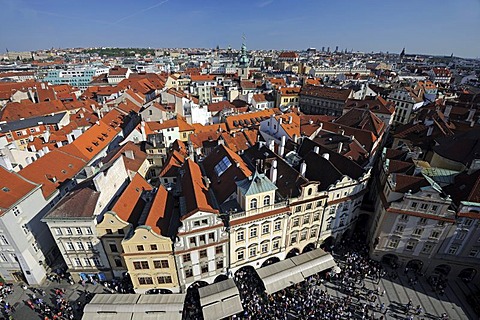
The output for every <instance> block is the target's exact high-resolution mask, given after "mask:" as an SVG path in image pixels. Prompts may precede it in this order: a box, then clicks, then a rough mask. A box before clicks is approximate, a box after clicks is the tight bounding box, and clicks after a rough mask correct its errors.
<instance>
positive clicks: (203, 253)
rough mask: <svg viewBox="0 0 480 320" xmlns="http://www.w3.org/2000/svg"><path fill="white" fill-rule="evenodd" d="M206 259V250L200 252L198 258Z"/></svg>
mask: <svg viewBox="0 0 480 320" xmlns="http://www.w3.org/2000/svg"><path fill="white" fill-rule="evenodd" d="M206 257H207V250H206V249H204V250H200V258H206Z"/></svg>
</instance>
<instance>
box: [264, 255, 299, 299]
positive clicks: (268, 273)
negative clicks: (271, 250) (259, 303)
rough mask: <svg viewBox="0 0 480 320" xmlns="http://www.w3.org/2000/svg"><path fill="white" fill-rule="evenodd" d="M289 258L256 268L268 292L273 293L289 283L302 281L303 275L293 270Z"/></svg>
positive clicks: (293, 266)
mask: <svg viewBox="0 0 480 320" xmlns="http://www.w3.org/2000/svg"><path fill="white" fill-rule="evenodd" d="M295 267H296V266H295V264H294V263H293V261H292V260H291V259H287V260H284V261H280V262H277V263H274V264H271V265H268V266H266V267H263V268H260V269H258V270H257V273H258V276H259V277H260V279H261V280H262V281H263V285H264V286H265V291H266V292H267V293H268V294H272V293H275V292H277V291H280V290H282V289H285V288H287V287H290V286H291V285H294V284H296V283H299V282H302V281H303V277H302V275H301V274H300V272H298V270H295Z"/></svg>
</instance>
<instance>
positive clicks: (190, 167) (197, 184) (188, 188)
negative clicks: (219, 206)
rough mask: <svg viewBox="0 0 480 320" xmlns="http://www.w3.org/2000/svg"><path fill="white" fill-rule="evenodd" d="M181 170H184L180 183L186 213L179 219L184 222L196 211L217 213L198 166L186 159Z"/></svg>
mask: <svg viewBox="0 0 480 320" xmlns="http://www.w3.org/2000/svg"><path fill="white" fill-rule="evenodd" d="M182 168H183V169H185V173H184V174H183V177H182V181H181V183H182V193H183V196H184V198H185V204H186V213H185V214H184V215H183V216H182V217H181V218H180V219H181V220H184V219H186V218H188V217H189V216H191V215H193V214H195V213H196V212H198V211H203V212H211V213H218V210H216V209H214V208H213V205H212V200H211V199H210V195H209V194H208V189H207V187H206V186H205V184H204V182H203V178H202V172H201V170H200V167H199V166H198V164H196V163H195V162H194V161H193V160H191V159H188V160H187V161H185V164H184V165H183V167H182Z"/></svg>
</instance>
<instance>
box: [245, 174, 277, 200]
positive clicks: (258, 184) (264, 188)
mask: <svg viewBox="0 0 480 320" xmlns="http://www.w3.org/2000/svg"><path fill="white" fill-rule="evenodd" d="M237 186H238V188H239V189H240V192H241V193H242V194H243V195H245V196H249V195H254V194H259V193H263V192H269V191H275V190H277V186H275V185H274V184H273V183H272V182H271V181H270V179H268V178H267V177H266V176H265V175H264V174H263V173H258V172H257V171H255V173H254V174H253V175H251V176H250V177H248V178H247V179H244V180H242V181H238V182H237Z"/></svg>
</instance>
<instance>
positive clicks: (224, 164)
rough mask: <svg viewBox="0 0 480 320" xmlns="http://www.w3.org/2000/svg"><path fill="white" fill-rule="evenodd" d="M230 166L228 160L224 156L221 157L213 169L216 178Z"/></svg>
mask: <svg viewBox="0 0 480 320" xmlns="http://www.w3.org/2000/svg"><path fill="white" fill-rule="evenodd" d="M231 165H232V163H231V162H230V159H228V158H227V157H226V156H225V157H223V159H222V160H221V161H220V162H219V163H218V164H217V165H216V166H215V168H214V169H215V172H216V173H217V176H219V177H220V176H221V175H222V174H223V173H224V172H225V171H227V169H228V168H229V167H230V166H231Z"/></svg>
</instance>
